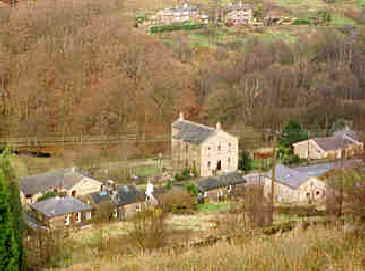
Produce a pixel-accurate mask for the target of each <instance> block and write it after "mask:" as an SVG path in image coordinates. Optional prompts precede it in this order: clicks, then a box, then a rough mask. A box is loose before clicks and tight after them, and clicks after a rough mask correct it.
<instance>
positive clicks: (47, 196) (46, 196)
mask: <svg viewBox="0 0 365 271" xmlns="http://www.w3.org/2000/svg"><path fill="white" fill-rule="evenodd" d="M58 195H59V194H58V193H57V192H54V191H49V192H46V193H44V194H43V195H42V196H40V197H39V198H38V200H37V201H42V200H47V199H50V198H54V197H57V196H58Z"/></svg>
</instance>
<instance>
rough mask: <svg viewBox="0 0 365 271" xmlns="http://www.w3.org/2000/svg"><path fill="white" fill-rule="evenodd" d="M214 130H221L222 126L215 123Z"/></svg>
mask: <svg viewBox="0 0 365 271" xmlns="http://www.w3.org/2000/svg"><path fill="white" fill-rule="evenodd" d="M215 129H217V130H221V129H222V124H221V122H220V121H217V123H216V125H215Z"/></svg>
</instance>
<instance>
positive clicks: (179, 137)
mask: <svg viewBox="0 0 365 271" xmlns="http://www.w3.org/2000/svg"><path fill="white" fill-rule="evenodd" d="M171 160H172V164H173V167H174V168H175V169H176V170H183V169H184V168H189V169H195V170H196V171H197V173H198V174H199V175H200V176H211V175H216V174H220V173H224V172H232V171H236V170H237V169H238V138H237V137H235V136H233V135H231V134H230V133H228V132H225V131H224V130H223V129H222V126H221V123H220V122H217V124H216V128H211V127H208V126H205V125H203V124H199V123H196V122H193V121H189V120H185V119H184V114H183V113H180V116H179V119H177V120H176V121H174V122H173V123H172V124H171Z"/></svg>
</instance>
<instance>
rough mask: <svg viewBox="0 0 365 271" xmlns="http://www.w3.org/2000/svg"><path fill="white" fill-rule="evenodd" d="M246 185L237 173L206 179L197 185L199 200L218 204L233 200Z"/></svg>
mask: <svg viewBox="0 0 365 271" xmlns="http://www.w3.org/2000/svg"><path fill="white" fill-rule="evenodd" d="M245 184H246V180H245V179H244V178H243V177H242V175H241V174H239V173H237V172H231V173H227V174H222V175H219V176H212V177H208V178H204V179H203V180H201V181H200V182H199V183H198V185H197V188H198V192H199V193H198V200H199V201H200V202H203V201H205V200H209V201H213V202H218V201H222V200H225V199H228V198H232V197H233V196H235V194H239V193H236V192H240V190H241V189H242V188H244V186H245Z"/></svg>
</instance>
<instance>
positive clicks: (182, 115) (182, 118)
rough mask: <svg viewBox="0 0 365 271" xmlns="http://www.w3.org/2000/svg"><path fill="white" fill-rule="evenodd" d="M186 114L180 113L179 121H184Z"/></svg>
mask: <svg viewBox="0 0 365 271" xmlns="http://www.w3.org/2000/svg"><path fill="white" fill-rule="evenodd" d="M184 119H185V118H184V112H182V111H180V113H179V120H184Z"/></svg>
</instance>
